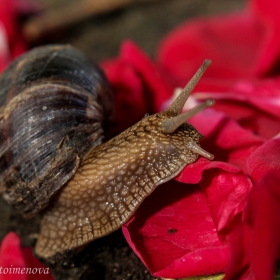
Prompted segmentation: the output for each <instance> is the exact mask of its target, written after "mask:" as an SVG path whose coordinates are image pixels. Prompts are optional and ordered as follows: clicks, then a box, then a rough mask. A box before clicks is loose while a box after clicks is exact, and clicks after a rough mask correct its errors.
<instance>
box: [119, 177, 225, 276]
mask: <svg viewBox="0 0 280 280" xmlns="http://www.w3.org/2000/svg"><path fill="white" fill-rule="evenodd" d="M123 232H124V235H125V237H126V239H127V241H128V243H129V245H130V246H131V247H132V248H133V250H134V252H135V253H136V254H137V255H138V256H139V258H140V259H141V260H142V262H143V263H144V264H145V265H146V266H147V268H148V269H149V270H150V271H151V273H152V274H153V275H155V276H158V277H172V278H180V277H187V276H193V275H201V274H207V273H218V272H221V271H223V270H224V268H225V265H226V263H227V260H228V248H227V247H226V246H224V245H222V244H221V242H220V241H219V239H218V236H217V232H216V229H215V227H214V224H213V221H212V218H211V216H210V213H209V209H208V206H207V202H206V200H205V197H204V195H203V193H202V192H201V190H200V189H199V188H198V187H197V186H195V185H186V184H180V183H178V182H176V181H173V180H172V181H170V182H168V183H166V184H163V185H161V186H159V187H158V188H157V189H156V190H155V191H154V192H153V193H152V194H151V195H150V196H149V197H148V198H147V199H146V200H145V201H144V203H143V204H142V205H141V206H140V207H139V209H138V211H137V212H136V215H135V217H134V219H132V220H131V221H129V222H128V223H126V225H125V226H124V227H123ZM213 256H215V258H213Z"/></svg>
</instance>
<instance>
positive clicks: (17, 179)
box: [0, 45, 113, 217]
mask: <svg viewBox="0 0 280 280" xmlns="http://www.w3.org/2000/svg"><path fill="white" fill-rule="evenodd" d="M0 104H1V109H0V168H1V174H0V191H1V192H2V193H3V196H4V198H5V199H6V200H7V201H8V202H9V203H10V204H12V205H13V206H14V207H15V208H17V209H18V210H20V211H21V212H22V213H23V215H24V216H25V217H32V216H33V215H35V214H36V213H37V212H38V211H40V210H41V209H43V208H45V207H46V206H47V205H48V203H49V201H50V199H51V197H52V196H53V195H54V194H55V193H56V192H57V191H59V189H60V188H61V187H62V186H63V185H64V184H65V183H66V182H67V181H68V180H69V179H71V177H72V176H73V175H74V174H75V171H76V170H77V168H78V167H79V166H80V164H81V163H82V161H83V157H84V155H85V154H86V153H87V151H88V150H89V149H90V148H92V147H93V146H95V145H98V144H100V143H101V141H102V138H103V134H104V124H105V123H106V121H107V120H108V119H109V118H110V117H111V115H112V109H113V101H112V93H111V90H110V86H109V84H108V82H107V80H106V78H105V76H104V74H103V72H102V71H101V70H100V69H99V68H98V67H97V66H96V65H94V64H93V63H92V62H91V61H90V60H89V59H88V58H87V57H86V56H84V55H83V54H82V53H80V52H79V51H77V50H76V49H74V48H73V47H71V46H67V45H66V46H65V45H63V46H62V45H51V46H45V47H40V48H36V49H34V50H32V51H31V52H29V53H27V54H25V55H23V56H21V57H20V58H18V59H16V60H15V61H14V62H13V63H12V64H11V65H10V66H9V67H8V68H7V69H6V71H5V72H4V73H3V74H2V75H1V77H0Z"/></svg>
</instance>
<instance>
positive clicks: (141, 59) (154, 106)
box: [101, 41, 173, 113]
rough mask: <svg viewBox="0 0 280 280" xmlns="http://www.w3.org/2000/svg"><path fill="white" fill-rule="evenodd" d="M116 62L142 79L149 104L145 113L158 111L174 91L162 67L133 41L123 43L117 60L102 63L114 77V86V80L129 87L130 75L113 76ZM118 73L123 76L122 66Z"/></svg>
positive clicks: (144, 94) (146, 100)
mask: <svg viewBox="0 0 280 280" xmlns="http://www.w3.org/2000/svg"><path fill="white" fill-rule="evenodd" d="M114 64H121V65H123V66H122V67H123V68H124V69H130V71H131V72H133V73H134V76H135V77H136V78H137V79H138V80H139V81H140V83H141V86H142V89H141V90H142V95H143V97H144V100H145V103H146V105H147V111H146V112H145V113H147V112H149V113H154V112H158V111H159V110H160V108H161V105H162V103H163V102H164V101H165V100H166V99H167V98H169V97H170V96H171V94H172V93H173V88H172V87H171V86H170V84H169V83H168V82H166V80H167V79H166V77H165V76H163V74H162V73H161V71H160V69H159V68H158V67H157V66H156V65H154V63H153V62H152V61H151V60H150V59H149V57H148V56H147V55H146V54H145V53H144V52H143V51H142V50H140V49H139V48H138V47H137V46H136V45H135V44H134V43H132V42H131V41H126V42H124V43H123V44H122V47H121V51H120V55H119V57H118V59H117V60H115V61H112V60H111V61H110V60H109V61H105V62H103V63H102V65H101V66H102V67H103V68H104V69H105V71H106V73H107V75H108V78H109V80H110V81H111V79H112V82H113V87H114V82H115V83H116V82H118V83H122V84H123V85H122V87H124V88H125V87H127V85H126V83H127V84H128V85H130V84H131V82H132V81H130V80H129V77H123V78H122V79H121V80H119V81H118V80H117V79H115V78H112V74H111V73H110V71H112V67H113V65H114ZM117 74H118V76H119V77H121V75H122V74H123V73H122V71H121V68H119V70H118V73H117ZM115 75H116V74H115ZM117 86H118V85H117ZM132 94H133V93H132ZM137 105H138V104H137V100H136V101H135V105H134V107H135V108H137Z"/></svg>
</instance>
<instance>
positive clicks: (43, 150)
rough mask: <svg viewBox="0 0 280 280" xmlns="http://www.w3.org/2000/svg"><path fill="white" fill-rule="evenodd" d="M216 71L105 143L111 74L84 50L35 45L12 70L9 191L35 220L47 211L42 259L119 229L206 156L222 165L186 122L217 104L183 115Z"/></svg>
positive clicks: (2, 147)
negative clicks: (147, 200) (197, 88)
mask: <svg viewBox="0 0 280 280" xmlns="http://www.w3.org/2000/svg"><path fill="white" fill-rule="evenodd" d="M209 65H210V61H206V62H205V63H204V64H203V66H202V67H201V68H200V69H199V70H198V72H197V73H196V74H195V76H194V78H193V79H192V80H191V82H190V83H189V84H188V85H187V87H186V88H185V89H184V90H183V91H182V93H181V94H180V95H179V97H178V98H177V99H176V100H175V101H174V102H173V104H171V106H170V107H169V108H168V109H167V110H165V111H163V112H161V113H157V114H154V115H148V116H146V117H145V118H143V119H142V120H141V121H139V122H138V123H136V124H135V125H133V126H132V127H130V128H128V129H127V130H125V131H124V132H122V133H121V134H119V135H118V136H116V137H114V138H112V139H111V140H109V141H108V142H105V143H102V139H103V131H104V127H103V123H104V122H105V121H106V116H108V115H110V114H111V111H112V107H113V105H112V104H111V103H112V96H111V91H110V88H109V85H108V82H107V81H106V78H105V76H104V75H103V73H102V71H101V70H99V69H98V68H97V67H96V66H95V65H94V64H92V63H91V62H89V61H88V59H87V58H85V57H84V56H83V55H82V54H81V53H80V52H78V51H77V50H75V49H73V48H72V47H69V46H48V47H43V48H39V49H37V50H36V49H35V50H33V51H31V52H30V53H29V54H27V55H25V56H23V57H22V58H20V59H18V60H17V61H15V62H14V63H13V64H12V65H11V66H10V67H9V68H8V69H7V70H6V72H4V74H3V75H2V76H1V78H0V87H1V85H2V89H3V88H4V90H3V91H2V92H0V100H2V109H1V110H0V115H1V118H0V129H1V137H0V163H1V167H2V170H3V171H2V173H1V175H0V180H1V185H0V190H1V192H2V193H3V195H4V197H5V198H6V200H7V201H9V202H10V203H11V204H13V205H14V206H15V207H17V208H18V209H20V210H21V211H22V212H23V214H25V216H32V215H34V214H36V213H37V212H39V211H42V212H41V230H40V234H39V237H38V240H37V243H36V247H35V253H36V254H37V255H38V256H39V257H41V258H44V259H52V258H54V257H55V256H56V255H57V254H63V253H64V252H66V251H69V250H73V249H77V248H80V247H81V246H84V245H85V244H87V243H89V242H90V241H92V240H94V239H96V238H99V237H101V236H104V235H107V234H109V233H110V232H112V231H114V230H116V229H118V228H119V227H121V225H122V224H124V223H125V222H126V221H128V220H129V219H130V218H131V217H132V215H133V214H134V212H135V211H136V209H137V208H138V207H139V205H140V204H141V203H142V201H143V200H144V199H145V197H147V196H148V195H149V194H151V192H152V191H153V190H154V189H155V188H156V187H157V186H158V185H160V184H162V183H164V182H166V181H168V180H170V179H172V178H174V177H175V176H176V175H178V174H179V173H180V172H181V171H182V169H183V168H184V167H185V166H186V165H188V164H190V163H192V162H194V161H196V160H197V158H198V156H199V155H202V156H204V157H206V158H208V159H213V156H212V155H211V154H210V153H208V152H206V151H204V150H203V149H202V148H201V147H200V146H199V144H198V143H199V141H200V139H201V135H200V133H199V132H197V131H196V129H195V128H194V127H193V126H191V125H190V124H188V123H186V122H185V121H186V120H187V119H188V118H190V117H191V116H193V115H195V114H197V113H198V112H200V111H201V110H202V109H204V108H206V107H208V106H211V105H212V104H213V102H212V101H206V102H205V103H203V104H201V105H199V106H197V107H196V108H194V109H192V110H190V111H189V112H188V113H184V114H181V115H180V113H181V110H182V108H183V106H184V104H185V102H186V100H187V98H188V96H189V94H190V92H191V90H192V89H193V87H194V86H195V84H196V83H197V82H198V80H199V79H200V77H201V76H202V74H203V72H204V71H205V70H206V68H207V67H208V66H209ZM5 96H6V99H5V98H4V97H5ZM43 209H44V210H43Z"/></svg>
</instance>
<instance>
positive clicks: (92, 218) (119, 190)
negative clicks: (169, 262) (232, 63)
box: [35, 61, 213, 260]
mask: <svg viewBox="0 0 280 280" xmlns="http://www.w3.org/2000/svg"><path fill="white" fill-rule="evenodd" d="M208 65H210V61H206V62H205V63H204V64H203V66H202V67H201V68H200V69H199V71H198V72H197V73H196V75H195V76H194V77H193V79H192V80H191V81H190V83H189V84H188V85H187V87H186V88H187V90H183V91H182V93H181V94H180V95H179V97H177V99H176V100H175V101H174V102H173V104H172V105H171V106H170V107H169V108H168V109H167V110H165V111H163V112H161V113H158V114H155V115H151V116H147V117H145V118H144V119H142V120H141V121H140V122H138V123H137V124H135V125H134V126H132V127H131V128H129V129H127V130H126V131H124V132H123V133H121V134H120V135H118V136H116V137H115V138H113V139H111V140H110V141H108V142H107V143H104V144H101V145H99V146H97V147H95V148H93V149H92V150H90V151H89V153H88V154H87V155H86V156H85V158H84V161H83V164H82V165H81V166H80V167H79V168H78V170H77V172H76V174H75V176H74V177H73V178H72V179H71V180H70V181H69V182H68V183H67V184H66V185H65V186H64V187H63V188H62V189H61V191H60V193H59V194H58V195H57V196H56V198H55V201H54V202H53V204H52V205H51V206H50V207H49V208H48V209H47V210H46V211H45V213H44V215H43V217H42V220H41V232H40V235H39V238H38V240H37V244H36V247H35V253H36V255H38V256H39V257H41V258H44V259H49V260H50V259H53V258H55V256H56V255H57V256H58V255H61V254H63V253H65V252H66V251H68V250H72V249H75V248H78V247H81V246H83V245H85V244H87V243H89V242H90V241H92V240H94V239H96V238H98V237H101V236H104V235H107V234H109V233H110V232H112V231H114V230H116V229H118V228H119V227H121V225H122V224H124V223H125V222H126V221H128V220H129V218H131V216H132V215H133V213H134V212H135V211H136V209H137V208H138V207H139V205H140V204H141V202H142V201H143V200H144V199H145V197H147V196H148V195H149V194H151V193H152V191H153V190H154V189H155V188H156V187H157V186H158V185H160V184H162V183H164V182H166V181H168V180H170V179H171V178H174V177H175V176H176V175H177V174H178V173H179V172H180V171H181V170H182V169H183V168H184V167H185V166H186V165H187V164H190V163H192V162H194V161H195V160H196V159H197V158H198V154H201V155H203V156H205V157H207V158H209V159H213V156H212V155H211V154H209V153H207V152H206V151H204V150H203V149H201V148H200V147H199V145H198V142H199V140H200V139H201V137H202V136H201V135H200V134H199V133H198V132H197V131H196V129H195V128H194V127H192V126H191V125H190V124H187V123H185V120H186V118H187V119H188V118H190V117H191V116H193V115H195V114H196V113H197V112H199V111H201V110H202V109H203V108H205V107H208V106H211V105H212V104H213V102H212V101H210V100H208V101H206V102H204V103H203V104H201V105H199V106H197V107H196V108H194V109H192V110H190V111H189V112H190V113H186V117H184V118H183V120H182V119H181V117H180V116H181V115H179V114H180V112H181V110H182V107H183V104H184V103H185V101H186V99H187V98H188V95H189V94H190V92H191V90H192V89H193V87H194V86H195V84H196V83H197V82H198V80H199V78H200V77H201V75H202V73H203V72H204V71H205V69H206V68H207V67H208ZM178 115H179V123H178V121H177V119H178ZM182 115H184V114H182ZM170 120H171V122H170ZM173 120H174V121H173ZM170 126H171V128H170ZM172 127H173V128H172ZM168 131H172V133H169V132H168Z"/></svg>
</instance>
